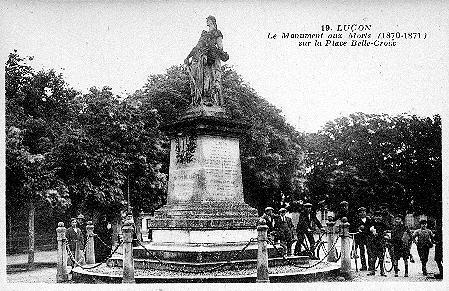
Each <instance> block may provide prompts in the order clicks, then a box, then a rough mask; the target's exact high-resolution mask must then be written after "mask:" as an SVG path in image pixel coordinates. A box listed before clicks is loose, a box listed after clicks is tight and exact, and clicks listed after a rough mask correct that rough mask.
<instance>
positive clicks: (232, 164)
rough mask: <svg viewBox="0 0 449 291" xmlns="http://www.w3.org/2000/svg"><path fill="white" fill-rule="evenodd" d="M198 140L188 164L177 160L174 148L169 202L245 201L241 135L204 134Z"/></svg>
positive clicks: (173, 143)
mask: <svg viewBox="0 0 449 291" xmlns="http://www.w3.org/2000/svg"><path fill="white" fill-rule="evenodd" d="M196 143H197V148H196V151H195V153H194V156H193V158H192V161H191V162H189V163H187V164H182V163H177V162H176V160H177V159H176V156H174V152H175V151H173V150H172V151H171V156H170V173H169V175H170V177H169V191H168V202H169V203H170V202H174V201H183V202H185V201H188V200H197V201H235V202H237V201H239V202H240V201H243V189H242V177H241V165H240V153H239V141H238V139H237V138H222V137H216V136H200V137H198V138H197V140H196ZM171 146H172V149H173V148H174V147H176V141H175V140H173V141H172V144H171Z"/></svg>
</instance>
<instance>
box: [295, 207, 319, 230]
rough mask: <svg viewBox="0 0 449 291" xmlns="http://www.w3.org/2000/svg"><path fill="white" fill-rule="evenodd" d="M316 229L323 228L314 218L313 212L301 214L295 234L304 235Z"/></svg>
mask: <svg viewBox="0 0 449 291" xmlns="http://www.w3.org/2000/svg"><path fill="white" fill-rule="evenodd" d="M316 228H323V226H322V225H321V222H320V221H319V220H318V218H316V216H315V213H314V212H310V213H309V214H307V212H302V213H301V214H300V216H299V220H298V224H297V225H296V232H297V233H306V232H310V231H314V230H315V229H316Z"/></svg>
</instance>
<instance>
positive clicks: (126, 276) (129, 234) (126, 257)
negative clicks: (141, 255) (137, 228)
mask: <svg viewBox="0 0 449 291" xmlns="http://www.w3.org/2000/svg"><path fill="white" fill-rule="evenodd" d="M133 231H134V228H133V225H132V222H131V221H129V220H127V221H125V224H124V225H123V228H122V232H123V280H122V283H136V280H135V279H134V260H133V244H132V243H133Z"/></svg>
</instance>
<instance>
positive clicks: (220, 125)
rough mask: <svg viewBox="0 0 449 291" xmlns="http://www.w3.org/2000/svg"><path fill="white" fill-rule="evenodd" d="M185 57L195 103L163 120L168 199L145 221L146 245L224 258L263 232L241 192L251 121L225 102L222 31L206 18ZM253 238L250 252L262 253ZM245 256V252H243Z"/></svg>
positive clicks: (181, 256)
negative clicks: (237, 117) (231, 113)
mask: <svg viewBox="0 0 449 291" xmlns="http://www.w3.org/2000/svg"><path fill="white" fill-rule="evenodd" d="M207 26H208V28H209V29H208V31H203V32H202V34H201V37H200V39H199V41H198V43H197V45H196V46H195V47H194V48H193V49H192V51H191V52H190V53H189V54H188V56H187V58H186V59H185V61H184V63H185V65H186V68H187V69H188V71H189V74H190V77H191V84H190V85H191V97H192V99H191V105H190V108H189V109H188V110H187V111H186V112H185V113H184V114H183V115H182V116H181V117H180V118H179V120H178V121H176V122H174V123H172V124H168V125H166V126H165V130H166V132H167V133H168V135H169V136H170V143H171V148H170V168H169V182H168V197H167V204H166V205H165V206H163V207H162V208H160V209H158V210H156V212H155V214H154V217H152V218H149V219H148V220H147V227H148V229H151V230H152V238H153V240H152V242H151V243H150V244H148V246H147V248H148V249H150V250H151V251H154V252H157V254H158V255H160V256H162V257H164V258H165V259H168V260H173V261H184V262H194V263H201V262H212V261H216V262H219V261H226V260H227V259H229V258H230V256H231V255H232V254H233V253H235V252H236V251H238V250H240V249H242V247H243V246H244V245H245V244H246V243H247V242H248V241H250V240H251V239H255V238H256V237H257V231H256V227H257V221H258V215H257V210H256V209H254V208H252V207H250V206H249V205H248V204H246V203H245V202H244V199H243V186H242V172H241V165H240V149H239V137H240V136H241V135H242V134H244V133H245V131H246V130H247V129H248V125H247V124H245V123H242V122H237V121H234V120H231V119H230V118H229V117H228V116H227V114H226V110H225V109H224V107H223V104H224V98H223V92H222V84H221V75H222V68H221V62H222V61H226V60H227V59H228V58H229V56H228V54H227V53H226V52H224V51H223V41H222V40H223V35H222V33H221V32H220V30H218V29H217V23H216V19H215V17H213V16H209V17H208V18H207ZM256 253H257V245H256V243H255V242H254V244H251V246H250V247H249V248H248V250H247V252H246V255H245V254H243V257H246V258H252V259H255V258H256ZM240 259H242V258H240Z"/></svg>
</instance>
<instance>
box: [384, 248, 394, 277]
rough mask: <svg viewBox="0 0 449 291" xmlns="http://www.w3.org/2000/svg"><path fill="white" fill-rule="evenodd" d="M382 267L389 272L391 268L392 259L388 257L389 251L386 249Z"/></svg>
mask: <svg viewBox="0 0 449 291" xmlns="http://www.w3.org/2000/svg"><path fill="white" fill-rule="evenodd" d="M384 269H385V271H387V272H391V270H393V259H392V258H391V257H390V252H389V251H388V249H385V255H384Z"/></svg>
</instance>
